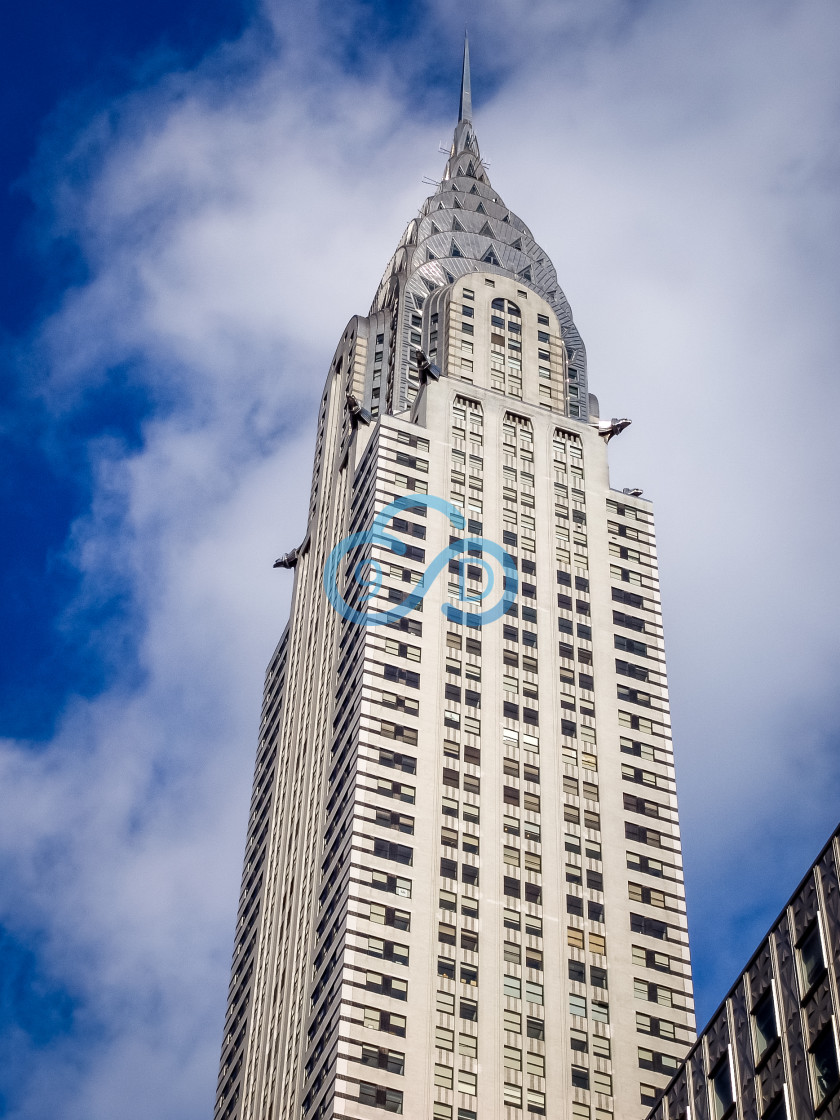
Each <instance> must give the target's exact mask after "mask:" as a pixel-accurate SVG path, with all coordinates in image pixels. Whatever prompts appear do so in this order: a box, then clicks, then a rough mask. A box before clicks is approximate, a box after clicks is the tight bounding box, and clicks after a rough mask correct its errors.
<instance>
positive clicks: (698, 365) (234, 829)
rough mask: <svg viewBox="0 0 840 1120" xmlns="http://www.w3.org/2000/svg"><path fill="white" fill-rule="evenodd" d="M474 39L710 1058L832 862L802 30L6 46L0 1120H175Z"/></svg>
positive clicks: (823, 208) (536, 13) (387, 15)
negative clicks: (552, 341) (669, 849)
mask: <svg viewBox="0 0 840 1120" xmlns="http://www.w3.org/2000/svg"><path fill="white" fill-rule="evenodd" d="M465 23H468V24H469V27H470V35H471V44H472V53H473V60H474V81H473V91H474V105H475V109H476V123H477V128H478V134H479V138H480V140H481V143H482V149H483V151H484V152H485V153H486V154H487V155H488V157H489V158H490V160H491V176H492V178H493V182H494V185H495V186H496V188H497V189H498V190H499V191H500V192H501V194H502V196H503V197H504V198H505V200H506V202H507V203H508V204H509V205H510V206H512V207H513V209H514V210H515V211H516V212H517V213H519V214H520V216H521V217H523V219H524V220H525V221H527V222H528V223H529V225H530V226H531V228H532V230H533V231H534V233H535V235H536V236H537V238H538V240H539V241H540V242H541V244H543V245H544V247H545V248H546V249H547V250H548V252H549V253H550V254H551V256H552V259H553V261H554V263H555V265H556V267H557V270H558V274H559V277H560V281H561V283H562V285H563V287H564V290H565V292H566V294H567V296H568V297H569V300H570V302H571V304H572V306H573V308H574V311H575V318H576V322H577V323H578V326H579V327H580V329H581V332H582V334H583V337H584V339H585V341H586V343H587V348H588V353H589V363H590V375H591V383H592V388H593V390H594V391H595V392H596V393H597V394H598V396H599V398H600V400H601V405H602V412H603V413H604V414H605V415H618V416H623V415H628V416H630V417H632V418H633V421H634V423H633V427H632V428H631V429H630V430H629V431H628V432H627V433H626V434H625V435H623V436H622V437H621V439H620V440H616V441H615V442H614V443H613V444H612V445H611V452H612V464H613V465H612V471H613V482H614V485H617V486H618V487H621V486H624V485H639V486H643V487H644V489H645V493H646V494H647V495H648V496H650V497H652V498H653V499H654V501H655V503H656V508H657V518H658V526H659V549H660V560H661V566H662V580H663V600H664V608H665V613H666V625H667V640H668V650H669V664H670V679H671V693H672V703H673V712H674V725H675V739H676V744H677V755H678V777H679V780H680V802H681V812H682V820H683V836H684V850H685V860H686V875H687V890H688V901H689V921H690V928H691V933H692V945H693V953H694V962H695V972H696V980H697V992H698V1005H699V1017H700V1019H701V1020H703V1019H705V1017H706V1016H707V1015H708V1014H709V1013H710V1011H711V1010H712V1009H713V1007H714V1006H715V1004H716V1003H717V1002H718V1000H719V999H720V998H721V997H722V996H723V994H724V993H725V990H726V988H727V986H728V985H729V984H730V983H731V981H732V980H733V979H734V977H735V975H736V974H737V972H738V970H739V968H740V966H741V965H742V964H743V962H744V961H745V960H746V958H747V957H748V955H749V953H750V951H751V949H752V948H753V946H754V944H755V943H756V941H757V940H758V938H759V937H760V936H761V935H762V934H763V933H764V931H765V929H766V928H767V926H768V925H769V923H770V922H771V921H772V919H773V917H774V916H775V914H776V912H777V911H778V909H779V907H780V906H781V905H782V904H783V902H784V901H785V898H786V897H787V895H788V894H789V893H790V892H791V891H792V889H793V887H794V886H795V884H796V882H797V881H798V879H799V878H800V876H801V874H802V873H803V872H804V871H805V869H806V868H807V866H808V864H809V863H810V862H811V860H812V859H813V857H814V855H815V854H816V852H817V850H818V849H819V848H820V847H821V845H822V843H823V842H824V840H825V839H826V837H827V836H828V834H829V833H830V831H831V829H832V828H833V827H834V825H835V824H836V820H837V817H838V815H839V814H838V811H837V808H838V788H840V774H839V773H838V729H840V712H838V691H837V686H836V681H837V679H838V643H837V637H836V634H837V623H838V602H837V592H836V575H835V570H836V563H835V557H836V555H837V550H838V540H837V537H838V530H837V519H836V516H835V509H836V482H837V477H838V469H837V467H838V462H837V460H838V452H837V445H836V440H835V438H834V434H833V417H834V416H835V415H836V410H837V405H838V400H837V397H838V379H837V354H838V352H840V347H839V346H838V342H840V339H838V337H837V336H838V326H837V314H836V308H837V303H838V272H840V266H838V263H837V259H836V245H837V243H838V234H840V229H838V226H839V225H840V221H839V220H838V219H840V207H838V194H837V184H838V158H837V150H838V148H837V136H838V117H839V116H840V105H838V97H837V91H836V73H837V66H838V55H840V50H839V49H838V47H840V44H838V37H840V36H839V35H838V32H839V31H840V28H838V20H837V16H836V9H835V8H834V5H833V4H831V3H829V2H827V0H826V2H822V0H801V2H798V3H791V2H785V0H772V2H770V3H768V2H767V0H761V2H758V0H755V2H752V0H744V2H743V3H741V4H739V5H731V4H728V3H723V2H722V0H687V2H686V3H684V4H681V5H673V4H671V3H666V2H664V0H663V2H656V0H649V2H646V3H638V2H627V0H604V2H603V3H600V4H598V5H592V4H590V3H588V2H584V0H569V2H565V3H564V2H554V0H552V2H550V3H549V2H547V0H534V2H533V3H531V4H528V5H527V6H525V5H521V4H519V5H517V4H513V3H509V2H507V0H489V2H487V0H485V2H484V3H482V4H477V3H460V4H459V3H456V4H452V3H451V2H450V3H446V4H445V3H443V0H429V2H428V3H425V4H396V3H394V4H385V3H376V2H369V3H365V4H363V3H354V2H352V0H347V2H344V3H341V4H338V3H322V4H312V5H309V6H306V7H303V6H300V5H298V6H294V5H291V4H284V3H275V4H265V5H258V4H252V3H247V4H246V3H231V2H230V0H226V2H225V3H224V4H223V3H221V2H213V0H207V2H203V3H202V4H201V5H199V4H197V3H192V2H186V3H181V4H179V5H177V6H176V7H174V8H173V7H172V6H171V5H169V6H167V5H164V4H161V3H155V2H150V3H144V4H143V5H132V4H130V3H126V4H124V5H122V6H118V7H114V6H109V7H106V6H103V5H100V4H98V3H95V2H94V0H89V2H87V3H85V4H76V5H73V7H72V10H71V9H70V8H67V6H66V5H65V6H59V5H57V4H52V5H49V4H41V5H33V6H29V7H26V6H18V8H16V9H15V10H14V11H12V10H11V9H10V10H9V12H8V13H7V14H6V34H4V35H3V36H2V37H0V81H2V82H3V83H4V96H3V98H2V125H3V135H4V143H3V146H2V148H0V176H2V181H3V184H4V195H3V198H4V205H3V206H2V207H0V355H2V362H3V371H4V376H3V379H2V393H3V397H2V400H3V405H4V409H3V422H2V445H0V446H2V468H3V469H2V473H0V479H2V496H3V505H4V523H5V526H6V533H5V542H6V547H5V548H4V550H3V554H2V576H3V592H4V594H3V596H2V599H1V600H0V603H2V607H0V609H2V612H3V633H4V635H5V638H6V640H5V642H4V643H3V648H2V652H0V718H2V725H0V782H2V787H0V788H2V790H3V794H2V796H3V813H2V815H0V858H2V863H3V867H4V874H3V877H2V881H0V966H1V967H2V971H0V1115H3V1116H9V1117H14V1118H15V1120H36V1118H37V1120H40V1118H42V1117H46V1116H48V1115H50V1116H52V1115H55V1114H60V1115H61V1116H62V1117H64V1118H65V1120H74V1118H75V1117H79V1118H80V1120H98V1118H99V1117H102V1118H103V1120H104V1118H106V1117H107V1118H109V1120H110V1118H111V1117H113V1116H114V1115H119V1116H120V1117H123V1118H125V1120H133V1117H134V1116H135V1115H136V1116H137V1117H138V1118H139V1117H140V1116H143V1117H144V1118H145V1117H148V1116H149V1115H154V1116H156V1117H158V1118H160V1120H167V1118H170V1117H171V1118H172V1120H190V1118H192V1117H196V1118H197V1117H199V1116H206V1115H208V1112H209V1109H210V1107H211V1101H212V1096H213V1090H214V1086H215V1077H216V1068H215V1067H216V1061H217V1056H218V1048H219V1043H220V1038H221V1026H222V1014H223V1004H224V998H225V991H226V986H227V970H228V961H229V953H230V946H231V943H232V931H233V921H234V910H235V904H236V897H237V891H238V877H239V865H240V858H241V851H242V843H243V837H244V828H245V819H246V815H247V802H248V796H249V790H250V781H251V769H252V763H253V751H254V743H255V740H256V732H257V723H258V714H259V703H260V695H261V678H262V672H263V668H264V665H265V663H266V661H267V660H268V657H269V655H270V653H271V650H272V648H273V645H274V643H275V642H276V639H277V637H278V635H279V633H280V631H281V628H282V625H283V622H284V619H285V614H286V609H287V603H288V586H289V581H288V580H286V579H285V578H284V577H283V576H282V574H281V575H278V573H276V572H273V571H272V570H271V562H272V560H273V559H274V557H275V556H276V555H278V554H279V553H280V552H282V551H285V550H286V548H287V546H288V545H289V544H290V542H292V543H293V542H294V541H296V540H298V539H299V537H300V534H301V527H302V524H303V517H304V512H305V510H304V501H303V498H302V495H304V494H305V492H306V490H307V488H308V475H309V470H310V464H311V453H312V443H313V432H314V407H315V402H316V400H317V398H318V396H319V393H320V390H321V386H322V383H323V378H324V375H325V370H326V368H327V364H328V362H329V358H330V356H331V354H332V351H333V348H334V345H335V342H336V340H337V338H338V337H339V334H340V332H341V330H342V329H343V327H344V324H345V322H346V320H347V319H348V318H349V317H350V316H351V315H352V314H354V313H356V312H364V311H365V310H366V309H367V307H368V305H369V302H370V299H371V297H372V295H373V292H374V290H375V288H376V284H377V282H378V279H379V276H380V274H381V270H382V269H383V267H384V265H385V263H386V261H387V260H388V257H389V256H390V253H391V252H392V250H393V247H394V245H395V244H396V242H397V240H398V238H399V236H400V234H401V232H402V229H403V227H404V225H405V222H406V221H407V220H408V219H409V218H410V217H411V216H412V215H413V214H414V213H415V212H416V210H417V208H418V206H419V205H420V203H421V202H422V199H423V197H424V194H425V188H424V187H423V185H422V183H421V180H422V178H423V177H424V176H432V177H434V176H436V175H437V174H439V172H440V168H441V167H442V162H443V156H442V155H441V154H440V153H439V151H438V144H439V143H440V142H441V141H447V140H448V137H449V135H450V134H451V128H452V124H453V114H454V111H455V108H456V105H457V80H458V74H459V65H460V61H459V54H460V43H461V35H462V32H463V26H464V24H465ZM325 276H327V277H328V278H329V279H328V281H327V282H325V280H324V277H325ZM313 293H316V294H317V296H318V298H317V299H316V301H315V302H314V303H313V301H312V300H311V298H310V297H311V295H312V294H313Z"/></svg>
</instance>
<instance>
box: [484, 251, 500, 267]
mask: <svg viewBox="0 0 840 1120" xmlns="http://www.w3.org/2000/svg"><path fill="white" fill-rule="evenodd" d="M481 260H482V262H483V263H484V264H498V263H499V258H498V257H497V256H496V254H495V253H494V252H493V249H492V247H491V248H490V249H488V250H487V252H486V253H485V254H484V256H483V257H482V258H481Z"/></svg>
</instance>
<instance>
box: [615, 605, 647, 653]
mask: <svg viewBox="0 0 840 1120" xmlns="http://www.w3.org/2000/svg"><path fill="white" fill-rule="evenodd" d="M615 613H616V614H618V612H617V611H616V612H615ZM615 648H616V649H623V650H625V651H626V652H627V653H638V654H640V655H641V656H642V657H647V646H646V645H645V643H644V642H637V641H636V640H635V639H634V638H625V637H624V635H623V634H616V635H615Z"/></svg>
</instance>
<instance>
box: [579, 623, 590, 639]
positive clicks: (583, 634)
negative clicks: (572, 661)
mask: <svg viewBox="0 0 840 1120" xmlns="http://www.w3.org/2000/svg"><path fill="white" fill-rule="evenodd" d="M577 636H578V637H579V638H583V639H584V640H585V641H587V642H591V641H592V627H591V626H589V625H588V624H587V623H585V622H579V623H578V624H577Z"/></svg>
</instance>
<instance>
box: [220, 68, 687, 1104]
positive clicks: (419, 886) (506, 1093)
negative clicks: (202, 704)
mask: <svg viewBox="0 0 840 1120" xmlns="http://www.w3.org/2000/svg"><path fill="white" fill-rule="evenodd" d="M472 117H473V114H472V103H471V91H470V71H469V54H468V50H467V49H466V47H465V52H464V69H463V75H462V81H461V98H460V106H459V113H458V121H457V124H456V126H455V133H454V137H453V141H452V147H451V150H450V155H449V158H448V160H447V162H446V166H445V167H444V169H443V175H442V178H441V180H440V183H439V184H438V185H437V186H436V188H435V190H434V193H433V194H432V195H431V196H430V197H429V198H427V199H426V201H425V202H424V203H423V205H422V207H421V208H420V211H419V213H418V214H417V217H416V218H414V219H413V220H412V221H411V222H409V224H408V227H407V228H406V230H405V232H404V233H403V236H402V238H401V239H400V242H399V244H398V246H397V248H396V250H395V252H394V254H393V256H392V257H391V259H390V261H389V262H388V264H387V267H386V268H385V272H384V274H383V276H382V280H381V282H380V284H379V287H378V289H377V291H376V294H375V296H374V298H373V303H372V305H371V308H370V311H369V312H368V313H367V315H357V316H355V317H353V318H352V319H351V320H350V321H349V323H348V324H347V327H346V329H345V331H344V333H343V334H342V336H341V338H340V340H339V342H338V347H337V349H336V351H335V356H334V358H333V360H332V362H331V364H330V366H329V370H328V371H327V377H326V384H325V386H324V391H323V395H322V397H321V400H320V405H319V409H318V417H317V434H316V443H315V458H314V466H313V472H312V489H311V497H310V502H309V508H308V514H307V519H306V524H305V525H301V526H300V527H299V529H298V530H296V531H295V532H294V537H293V539H286V540H284V541H283V542H281V543H282V546H283V547H285V548H287V549H288V551H287V552H286V553H285V554H284V555H283V556H282V557H281V559H280V560H279V561H278V562H277V566H279V568H280V569H281V571H280V572H278V578H282V579H289V580H293V581H294V589H293V593H292V604H291V612H290V617H289V621H288V624H287V626H286V628H285V630H284V632H283V634H282V636H281V637H280V641H279V643H278V645H277V648H276V650H275V652H274V655H273V656H272V658H271V661H270V664H269V666H268V671H267V674H266V679H265V692H264V700H263V711H262V722H261V727H260V736H259V743H258V748H257V757H256V768H255V775H254V787H253V799H252V803H251V812H250V818H249V822H248V832H247V842H246V850H245V861H244V871H243V877H242V888H241V895H240V899H239V909H238V917H237V926H236V934H235V945H234V955H233V963H232V969H231V980H230V988H229V993H228V1009H227V1016H226V1021H225V1027H224V1042H223V1048H222V1058H221V1066H220V1073H219V1081H218V1089H217V1099H216V1108H215V1113H214V1120H240V1118H241V1120H269V1118H270V1120H291V1118H294V1120H326V1118H329V1120H383V1118H384V1117H385V1116H386V1114H388V1113H394V1114H398V1115H402V1116H404V1117H406V1118H409V1120H530V1118H531V1117H548V1118H549V1120H634V1118H635V1120H641V1118H643V1117H644V1116H646V1115H647V1113H648V1112H649V1111H650V1109H651V1107H652V1105H653V1104H654V1102H655V1100H656V1098H657V1095H658V1093H659V1091H660V1089H661V1088H662V1087H663V1086H664V1085H665V1084H667V1082H668V1080H669V1079H670V1078H671V1076H672V1074H673V1073H674V1071H675V1070H677V1068H678V1067H679V1065H680V1062H681V1060H682V1058H683V1057H684V1056H685V1054H686V1052H687V1051H688V1049H689V1047H690V1045H691V1043H692V1042H693V1040H694V1014H693V998H692V983H691V966H690V959H689V947H688V936H687V928H686V917H685V896H684V889H683V874H682V857H681V849H680V831H679V823H678V816H677V801H676V792H675V783H674V764H673V754H672V746H671V729H670V719H669V710H668V690H667V683H666V675H665V654H664V645H663V634H662V619H661V612H660V598H659V583H658V573H657V557H656V543H655V536H654V526H653V514H652V507H651V504H650V502H649V501H647V500H646V499H645V498H643V497H642V496H641V491H639V490H628V489H624V490H616V489H613V488H612V487H611V485H610V479H609V471H608V465H607V458H608V456H607V452H608V444H609V442H610V440H611V439H612V438H613V437H615V436H617V435H618V434H619V433H620V432H621V431H622V429H624V428H625V427H626V426H627V423H628V422H627V421H626V420H621V419H613V420H605V419H602V418H601V417H600V416H599V408H598V402H597V400H596V398H595V397H594V396H593V395H592V394H591V393H590V392H589V387H588V376H587V367H586V352H585V349H584V345H583V342H582V340H581V337H580V334H579V333H578V329H577V327H576V326H575V322H574V319H573V317H572V311H571V308H570V306H569V303H568V301H567V299H566V296H565V295H564V293H563V291H562V290H561V288H560V286H559V284H558V281H557V276H556V273H555V269H554V266H553V265H552V263H551V261H550V260H549V257H548V255H547V253H546V252H545V250H544V249H542V248H541V247H540V245H538V244H537V242H536V241H535V240H534V238H533V236H532V234H531V231H530V230H529V229H528V227H527V226H526V225H525V223H524V222H523V221H522V220H521V219H520V218H519V217H517V215H516V214H515V213H513V211H512V210H510V209H509V208H508V206H507V205H506V204H505V202H504V201H503V200H502V199H501V198H500V197H499V195H498V194H497V192H496V190H495V189H494V188H493V186H492V184H491V182H490V179H489V176H488V173H487V168H486V165H485V164H484V163H483V161H482V157H481V153H480V150H479V145H478V140H477V138H476V134H475V130H474V127H473V120H472ZM558 220H559V219H558ZM622 438H625V439H626V438H630V437H629V436H624V437H622Z"/></svg>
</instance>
